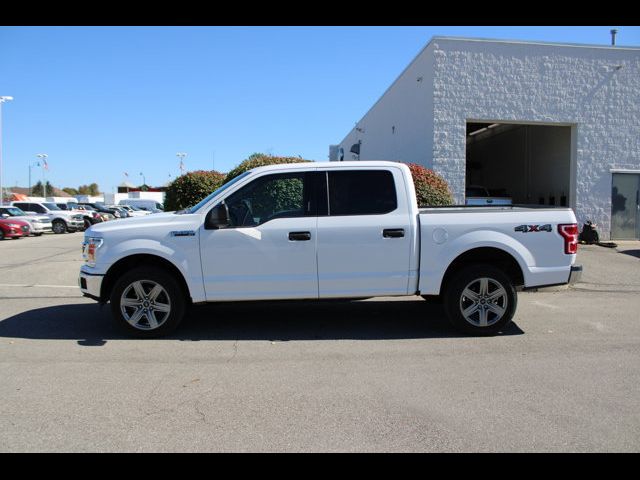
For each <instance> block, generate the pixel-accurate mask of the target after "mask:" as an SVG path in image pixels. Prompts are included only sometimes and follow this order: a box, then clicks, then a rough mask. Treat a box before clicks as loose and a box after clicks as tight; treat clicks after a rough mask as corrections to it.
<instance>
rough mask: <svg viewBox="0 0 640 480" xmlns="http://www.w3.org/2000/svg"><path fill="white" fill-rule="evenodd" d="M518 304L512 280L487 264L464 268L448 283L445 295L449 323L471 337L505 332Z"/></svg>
mask: <svg viewBox="0 0 640 480" xmlns="http://www.w3.org/2000/svg"><path fill="white" fill-rule="evenodd" d="M485 279H486V280H485ZM482 285H485V286H486V287H485V289H486V292H482V291H481V288H482ZM467 289H469V290H467ZM465 292H466V294H465ZM517 304H518V296H517V293H516V289H515V287H514V285H513V282H512V281H511V279H510V278H509V277H508V276H507V275H506V274H505V273H504V272H503V271H502V270H500V269H499V268H496V267H494V266H492V265H488V264H476V265H469V266H468V267H465V268H463V269H462V270H460V271H459V272H457V273H456V274H455V276H454V277H453V278H452V279H451V281H450V282H448V285H447V287H446V291H445V292H444V308H445V311H446V313H447V317H448V318H449V321H450V322H451V323H452V324H453V326H454V327H455V328H456V329H458V330H460V331H462V332H464V333H468V334H471V335H495V334H496V333H498V332H500V331H502V330H504V328H505V327H506V326H507V325H508V324H509V322H510V321H511V319H512V318H513V315H514V314H515V311H516V307H517ZM465 312H466V313H465ZM500 312H501V313H500Z"/></svg>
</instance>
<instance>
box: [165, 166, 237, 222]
mask: <svg viewBox="0 0 640 480" xmlns="http://www.w3.org/2000/svg"><path fill="white" fill-rule="evenodd" d="M224 179H225V174H224V173H220V172H216V171H215V170H211V171H207V170H197V171H194V172H189V173H185V174H184V175H181V176H179V177H178V178H176V179H175V180H174V181H173V182H171V184H170V185H169V186H168V187H167V191H166V195H165V199H164V209H165V211H166V212H171V211H174V210H182V209H183V208H187V207H191V206H193V205H195V204H196V203H198V202H199V201H200V200H202V199H203V198H205V197H206V196H207V195H209V194H210V193H211V192H213V191H214V190H216V189H217V188H218V187H220V185H222V183H223V181H224Z"/></svg>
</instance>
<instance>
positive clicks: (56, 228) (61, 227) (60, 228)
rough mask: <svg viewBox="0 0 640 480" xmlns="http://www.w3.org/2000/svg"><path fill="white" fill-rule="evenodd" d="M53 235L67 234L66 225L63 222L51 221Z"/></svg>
mask: <svg viewBox="0 0 640 480" xmlns="http://www.w3.org/2000/svg"><path fill="white" fill-rule="evenodd" d="M52 228H53V233H67V230H68V229H67V224H66V223H65V221H64V220H54V221H53V225H52Z"/></svg>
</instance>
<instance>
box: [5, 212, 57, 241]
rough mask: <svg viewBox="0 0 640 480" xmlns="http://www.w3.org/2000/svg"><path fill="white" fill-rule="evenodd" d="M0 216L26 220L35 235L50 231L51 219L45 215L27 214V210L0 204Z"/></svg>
mask: <svg viewBox="0 0 640 480" xmlns="http://www.w3.org/2000/svg"><path fill="white" fill-rule="evenodd" d="M0 217H3V218H13V219H15V220H23V221H25V222H27V223H28V224H29V226H30V227H31V234H32V235H35V236H36V237H39V236H40V235H42V234H43V233H45V232H50V231H51V229H52V225H51V220H50V219H49V217H47V216H46V215H28V214H27V212H23V211H22V210H20V209H19V208H18V207H12V206H9V205H3V206H0Z"/></svg>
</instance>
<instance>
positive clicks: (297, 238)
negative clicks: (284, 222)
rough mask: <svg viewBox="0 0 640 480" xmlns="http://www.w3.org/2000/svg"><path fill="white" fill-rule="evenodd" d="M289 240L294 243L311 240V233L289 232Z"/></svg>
mask: <svg viewBox="0 0 640 480" xmlns="http://www.w3.org/2000/svg"><path fill="white" fill-rule="evenodd" d="M289 240H291V241H294V242H304V241H306V240H311V232H289Z"/></svg>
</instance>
